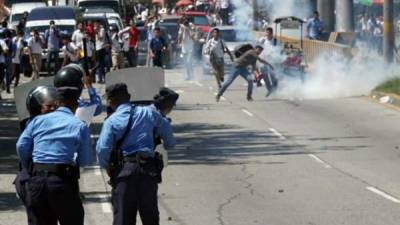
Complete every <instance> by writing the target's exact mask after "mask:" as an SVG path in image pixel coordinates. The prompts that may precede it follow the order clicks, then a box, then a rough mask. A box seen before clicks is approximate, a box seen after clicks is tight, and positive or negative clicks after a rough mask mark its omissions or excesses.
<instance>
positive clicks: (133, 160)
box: [96, 83, 176, 225]
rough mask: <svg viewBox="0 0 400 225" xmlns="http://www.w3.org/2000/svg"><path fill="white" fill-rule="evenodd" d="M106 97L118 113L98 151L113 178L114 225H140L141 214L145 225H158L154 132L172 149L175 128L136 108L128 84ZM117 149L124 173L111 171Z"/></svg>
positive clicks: (153, 110)
mask: <svg viewBox="0 0 400 225" xmlns="http://www.w3.org/2000/svg"><path fill="white" fill-rule="evenodd" d="M106 95H107V99H108V104H109V106H110V107H111V109H112V110H113V111H114V113H113V114H111V116H109V117H108V118H107V120H106V121H105V122H104V125H103V127H102V130H101V133H100V137H99V140H98V142H97V147H96V151H97V155H98V159H99V162H100V165H101V166H102V167H103V168H106V169H107V170H108V171H109V174H110V175H111V185H112V205H113V211H114V220H113V224H114V225H132V224H136V213H137V211H139V214H140V217H141V219H142V224H143V225H158V224H159V211H158V206H157V190H158V183H157V181H158V180H157V175H158V173H159V172H160V171H159V170H158V168H157V165H158V163H159V159H158V158H157V157H156V153H155V151H154V130H155V131H156V132H157V134H159V135H160V137H161V139H162V141H163V145H164V148H165V149H171V148H173V147H174V146H175V143H176V142H175V138H174V135H173V132H172V128H171V125H170V123H169V121H168V120H167V119H166V118H164V117H163V116H162V115H161V114H160V113H159V112H158V111H157V110H156V108H155V107H154V106H135V105H132V104H131V103H130V94H129V93H128V90H127V86H126V84H123V83H119V84H114V85H110V86H108V87H107V88H106ZM117 142H118V144H117ZM115 145H118V146H117V148H116V150H117V151H118V152H120V153H121V155H122V157H121V163H122V164H121V168H120V169H117V170H111V162H110V158H111V154H112V152H113V149H114V147H115ZM110 170H111V171H110Z"/></svg>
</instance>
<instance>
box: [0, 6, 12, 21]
mask: <svg viewBox="0 0 400 225" xmlns="http://www.w3.org/2000/svg"><path fill="white" fill-rule="evenodd" d="M10 14H11V10H10V9H9V8H7V6H5V4H4V1H0V21H3V20H4V19H5V18H7V17H9V16H10Z"/></svg>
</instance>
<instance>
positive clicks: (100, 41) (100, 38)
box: [96, 27, 106, 51]
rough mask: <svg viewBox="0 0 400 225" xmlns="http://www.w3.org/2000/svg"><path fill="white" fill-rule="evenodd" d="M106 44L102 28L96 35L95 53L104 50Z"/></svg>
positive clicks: (104, 32) (104, 31)
mask: <svg viewBox="0 0 400 225" xmlns="http://www.w3.org/2000/svg"><path fill="white" fill-rule="evenodd" d="M105 44H106V30H105V29H104V28H103V27H102V28H100V31H99V32H98V33H97V34H96V51H99V50H101V49H103V48H104V46H105Z"/></svg>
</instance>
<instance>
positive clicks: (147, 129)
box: [96, 103, 176, 168]
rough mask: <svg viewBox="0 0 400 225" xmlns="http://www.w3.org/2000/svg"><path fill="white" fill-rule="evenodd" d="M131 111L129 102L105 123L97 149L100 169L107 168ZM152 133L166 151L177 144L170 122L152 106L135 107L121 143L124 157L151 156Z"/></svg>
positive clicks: (152, 151)
mask: <svg viewBox="0 0 400 225" xmlns="http://www.w3.org/2000/svg"><path fill="white" fill-rule="evenodd" d="M131 108H132V107H131V104H129V103H126V104H121V105H120V106H118V108H117V110H116V111H115V112H114V113H113V114H112V115H111V116H110V117H109V118H108V119H107V120H106V121H105V122H104V125H103V128H102V129H101V133H100V137H99V140H98V141H97V147H96V151H97V156H98V159H99V162H100V166H102V167H104V168H107V167H108V163H109V160H110V154H111V151H112V149H113V147H114V146H115V144H116V142H117V141H118V140H119V139H121V138H122V136H123V135H124V132H125V129H126V127H127V126H128V122H129V121H128V118H129V114H130V113H131ZM154 129H155V130H154ZM154 131H155V132H156V133H157V134H159V135H160V137H161V139H162V140H163V145H164V148H165V149H172V148H174V147H175V144H176V141H175V137H174V135H173V132H172V127H171V124H170V123H169V121H168V120H167V119H165V118H164V117H163V116H161V114H160V113H159V112H158V111H157V110H156V108H155V107H154V106H145V107H141V106H134V113H133V117H132V126H131V127H130V131H129V133H128V135H127V136H126V138H125V140H124V141H123V143H122V144H121V150H122V153H123V155H124V156H127V155H130V154H133V153H135V152H146V153H149V155H150V156H154V154H155V152H154Z"/></svg>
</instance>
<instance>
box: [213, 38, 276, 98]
mask: <svg viewBox="0 0 400 225" xmlns="http://www.w3.org/2000/svg"><path fill="white" fill-rule="evenodd" d="M262 51H263V47H262V46H260V45H258V46H256V48H255V49H250V50H248V51H246V52H244V53H243V54H242V55H241V56H240V57H239V58H238V59H236V61H235V69H234V71H233V72H232V73H231V74H230V76H229V78H228V80H226V81H225V82H224V83H223V85H222V87H221V88H220V89H219V92H218V94H217V97H216V100H217V102H218V101H219V99H220V98H221V96H222V95H223V94H224V92H225V91H226V89H227V88H228V87H229V86H230V85H231V84H232V83H233V81H234V80H235V79H236V78H237V77H238V76H239V75H240V76H241V77H243V78H244V79H245V80H247V83H248V86H247V101H253V98H252V93H253V77H252V75H251V73H250V72H249V69H248V67H249V66H252V68H253V70H255V69H256V63H257V61H260V62H262V63H264V64H266V65H268V66H269V67H271V69H273V66H272V65H271V64H269V63H268V62H267V61H265V60H263V59H261V58H260V57H259V55H260V54H261V52H262Z"/></svg>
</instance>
